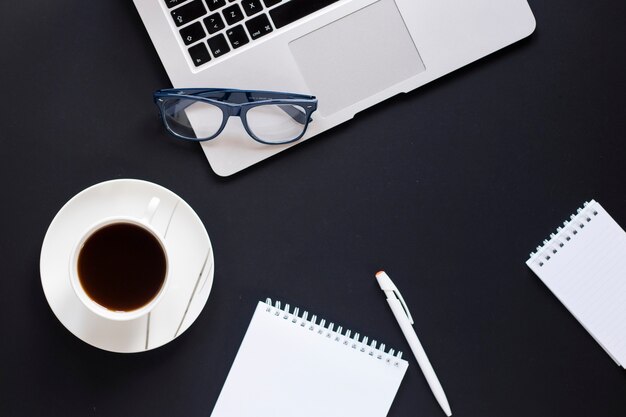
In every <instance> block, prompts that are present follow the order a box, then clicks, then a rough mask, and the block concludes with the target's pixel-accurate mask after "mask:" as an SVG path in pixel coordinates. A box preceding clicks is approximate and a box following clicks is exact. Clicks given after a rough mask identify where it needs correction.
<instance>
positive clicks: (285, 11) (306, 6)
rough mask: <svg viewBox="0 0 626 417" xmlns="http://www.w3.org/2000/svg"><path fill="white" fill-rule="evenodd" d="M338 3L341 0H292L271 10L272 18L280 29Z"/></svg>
mask: <svg viewBox="0 0 626 417" xmlns="http://www.w3.org/2000/svg"><path fill="white" fill-rule="evenodd" d="M337 1H339V0H291V1H290V2H287V3H285V4H282V5H280V6H276V7H275V8H273V9H272V10H270V16H271V18H272V22H274V26H276V29H278V28H282V27H283V26H287V25H288V24H290V23H293V22H295V21H296V20H298V19H302V18H303V17H304V16H307V15H310V14H311V13H315V12H316V11H318V10H321V9H323V8H324V7H326V6H330V5H331V4H333V3H336V2H337Z"/></svg>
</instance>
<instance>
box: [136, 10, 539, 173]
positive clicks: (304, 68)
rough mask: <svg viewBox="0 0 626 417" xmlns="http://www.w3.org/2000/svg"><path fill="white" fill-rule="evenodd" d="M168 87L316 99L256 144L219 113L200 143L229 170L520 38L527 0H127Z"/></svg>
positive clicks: (527, 22)
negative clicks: (269, 139) (217, 125)
mask: <svg viewBox="0 0 626 417" xmlns="http://www.w3.org/2000/svg"><path fill="white" fill-rule="evenodd" d="M134 2H135V5H136V7H137V9H138V11H139V14H140V16H141V18H142V20H143V22H144V24H145V26H146V28H147V30H148V34H149V35H150V38H151V39H152V42H153V43H154V46H155V48H156V50H157V53H158V54H159V57H160V59H161V61H162V62H163V65H164V66H165V70H166V71H167V74H168V76H169V77H170V80H171V81H172V84H173V86H174V87H177V88H189V87H200V88H203V87H207V88H208V87H229V88H241V89H251V90H272V91H284V92H290V93H303V94H309V95H314V96H316V97H317V98H318V110H317V111H316V112H315V113H314V114H313V118H312V119H313V120H312V122H311V123H310V125H309V128H308V130H307V133H306V135H305V136H304V137H303V138H302V139H301V140H299V141H298V142H295V143H293V144H287V145H264V144H260V143H257V142H255V141H254V140H252V139H251V138H250V137H248V135H246V134H245V132H244V131H243V128H242V126H241V122H240V120H239V118H230V119H229V121H228V125H227V127H226V129H225V130H224V132H223V133H222V134H221V135H220V136H219V137H218V138H216V139H213V140H210V141H206V142H202V143H201V146H202V150H203V151H204V153H205V154H206V157H207V159H208V161H209V163H210V165H211V167H212V169H213V171H214V172H215V173H216V174H218V175H220V176H228V175H232V174H234V173H236V172H238V171H241V170H243V169H245V168H246V167H249V166H251V165H253V164H255V163H257V162H259V161H262V160H264V159H266V158H268V157H270V156H272V155H275V154H277V153H279V152H282V151H284V150H285V149H287V148H289V147H291V146H296V145H297V144H299V143H302V142H303V141H305V140H308V139H310V138H312V137H314V136H315V135H318V134H320V133H322V132H324V131H326V130H328V129H330V128H332V127H334V126H337V125H339V124H341V123H343V122H345V121H347V120H349V119H351V118H353V117H354V115H355V114H357V113H359V112H360V111H363V110H365V109H367V108H368V107H371V106H373V105H375V104H377V103H379V102H381V101H383V100H385V99H387V98H390V97H392V96H394V95H397V94H399V93H405V92H408V91H411V90H414V89H415V88H418V87H420V86H422V85H424V84H426V83H428V82H430V81H432V80H434V79H437V78H439V77H441V76H443V75H445V74H447V73H449V72H451V71H454V70H456V69H458V68H460V67H463V66H464V65H467V64H469V63H471V62H473V61H475V60H477V59H479V58H481V57H484V56H485V55H488V54H490V53H492V52H495V51H497V50H499V49H501V48H503V47H505V46H507V45H510V44H511V43H514V42H516V41H519V40H520V39H523V38H524V37H526V36H528V35H530V34H531V33H532V32H533V31H534V28H535V19H534V16H533V14H532V12H531V10H530V7H529V5H528V3H527V1H526V0H471V1H464V0H134Z"/></svg>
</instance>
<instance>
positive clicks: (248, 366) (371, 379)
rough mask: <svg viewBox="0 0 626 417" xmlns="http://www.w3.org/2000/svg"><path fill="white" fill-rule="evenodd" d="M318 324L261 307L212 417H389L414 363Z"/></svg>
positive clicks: (337, 330)
mask: <svg viewBox="0 0 626 417" xmlns="http://www.w3.org/2000/svg"><path fill="white" fill-rule="evenodd" d="M268 301H269V300H268ZM315 321H317V320H316V319H314V318H311V320H306V313H305V314H303V315H299V314H298V310H297V309H294V311H292V312H289V306H288V305H286V306H285V308H284V309H281V308H280V303H277V304H276V305H275V306H272V305H271V304H266V303H263V302H259V304H258V305H257V308H256V310H255V313H254V316H253V317H252V321H251V322H250V326H249V327H248V330H247V332H246V335H245V337H244V339H243V342H242V343H241V347H240V348H239V352H238V353H237V357H236V358H235V361H234V362H233V365H232V367H231V369H230V372H229V374H228V377H227V378H226V382H225V383H224V387H223V388H222V392H221V393H220V396H219V399H218V400H217V403H216V405H215V408H214V409H213V413H212V414H211V416H212V417H233V416H236V417H295V416H297V417H322V416H323V417H334V416H337V417H346V416H359V417H384V416H386V415H387V412H388V411H389V408H390V407H391V403H392V401H393V399H394V397H395V395H396V392H397V390H398V388H399V386H400V382H401V381H402V378H403V376H404V374H405V372H406V369H407V367H408V363H407V362H406V361H405V360H402V359H399V358H398V357H396V356H395V355H393V351H390V352H385V348H384V345H383V346H379V347H380V348H381V349H376V348H374V347H372V344H371V343H369V344H368V343H367V339H365V340H363V339H362V340H361V341H357V340H355V339H358V338H359V336H358V335H356V336H354V337H350V334H345V332H342V329H341V328H336V327H335V330H336V331H333V330H332V328H333V326H332V325H328V326H326V324H325V322H324V321H322V322H319V321H318V323H317V324H314V322H315ZM362 342H365V343H362Z"/></svg>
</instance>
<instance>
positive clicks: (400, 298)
mask: <svg viewBox="0 0 626 417" xmlns="http://www.w3.org/2000/svg"><path fill="white" fill-rule="evenodd" d="M393 293H394V294H395V295H396V297H398V300H400V304H401V305H402V309H403V310H404V312H405V313H406V316H407V317H408V319H409V322H410V323H411V324H413V317H411V312H410V311H409V307H408V306H407V305H406V303H405V302H404V298H403V297H402V294H400V291H398V289H397V288H395V289H394V290H393Z"/></svg>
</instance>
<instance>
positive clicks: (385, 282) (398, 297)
mask: <svg viewBox="0 0 626 417" xmlns="http://www.w3.org/2000/svg"><path fill="white" fill-rule="evenodd" d="M376 280H377V281H378V285H380V288H381V289H382V290H383V291H384V292H385V295H387V303H389V307H391V311H392V312H393V315H394V316H395V317H396V320H397V321H398V324H399V325H400V328H401V329H402V333H404V337H406V340H407V341H408V342H409V346H410V347H411V350H412V351H413V355H415V359H417V363H418V365H419V366H420V368H421V369H422V372H423V373H424V377H425V378H426V382H428V385H429V386H430V389H431V390H432V392H433V394H434V396H435V398H436V399H437V402H438V403H439V405H440V406H441V408H443V411H444V413H446V415H447V416H448V417H449V416H451V415H452V410H450V404H448V399H447V398H446V394H445V392H443V388H442V387H441V383H440V382H439V379H437V375H435V370H434V369H433V366H432V365H431V364H430V361H429V360H428V357H427V356H426V352H424V348H423V347H422V344H421V343H420V341H419V339H418V338H417V334H416V333H415V330H414V329H413V326H412V324H413V318H412V317H411V313H409V308H408V307H407V306H406V303H405V302H404V298H402V294H400V291H398V288H396V286H395V285H394V284H393V282H392V281H391V278H389V275H387V274H386V273H385V271H378V272H377V273H376Z"/></svg>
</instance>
